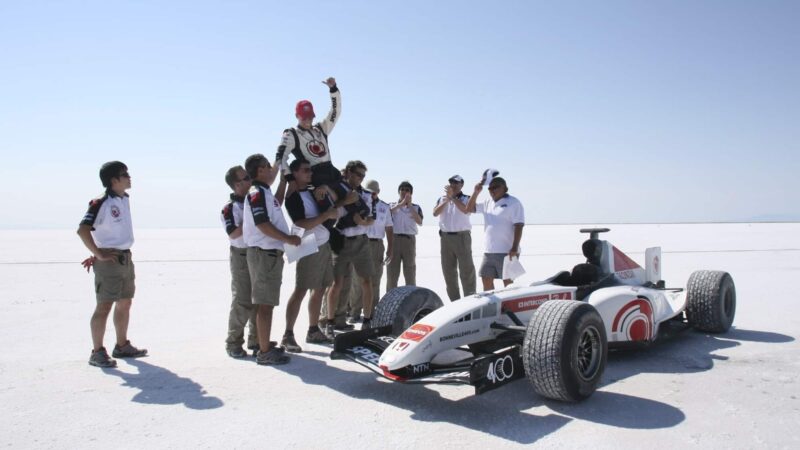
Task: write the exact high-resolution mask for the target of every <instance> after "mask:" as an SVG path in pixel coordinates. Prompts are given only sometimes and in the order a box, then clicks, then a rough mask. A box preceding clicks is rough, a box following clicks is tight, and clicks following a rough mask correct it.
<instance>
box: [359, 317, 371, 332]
mask: <svg viewBox="0 0 800 450" xmlns="http://www.w3.org/2000/svg"><path fill="white" fill-rule="evenodd" d="M368 328H372V319H367V318H366V317H365V318H364V320H363V321H362V322H361V329H362V330H366V329H368Z"/></svg>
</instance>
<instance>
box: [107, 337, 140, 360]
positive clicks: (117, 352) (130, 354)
mask: <svg viewBox="0 0 800 450" xmlns="http://www.w3.org/2000/svg"><path fill="white" fill-rule="evenodd" d="M111 356H113V357H114V358H139V357H142V356H147V350H146V349H143V348H142V349H139V348H136V347H134V346H132V345H131V341H125V345H123V346H122V347H120V346H119V345H115V346H114V350H113V351H112V352H111Z"/></svg>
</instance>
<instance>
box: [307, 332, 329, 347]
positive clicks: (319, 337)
mask: <svg viewBox="0 0 800 450" xmlns="http://www.w3.org/2000/svg"><path fill="white" fill-rule="evenodd" d="M306 342H308V343H309V344H330V343H331V340H330V339H328V337H327V336H325V334H324V333H323V332H322V331H321V330H320V329H319V328H317V329H316V330H314V331H309V332H308V334H306Z"/></svg>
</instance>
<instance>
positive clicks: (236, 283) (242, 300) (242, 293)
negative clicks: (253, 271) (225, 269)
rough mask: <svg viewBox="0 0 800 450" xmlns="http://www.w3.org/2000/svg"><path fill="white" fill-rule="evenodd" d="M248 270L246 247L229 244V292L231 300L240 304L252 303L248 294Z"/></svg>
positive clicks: (249, 287)
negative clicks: (231, 295) (231, 296)
mask: <svg viewBox="0 0 800 450" xmlns="http://www.w3.org/2000/svg"><path fill="white" fill-rule="evenodd" d="M250 289H251V286H250V271H249V270H248V269H247V249H246V248H237V247H233V246H231V292H232V293H233V301H234V302H236V303H238V304H240V305H252V304H253V298H252V296H251V295H250Z"/></svg>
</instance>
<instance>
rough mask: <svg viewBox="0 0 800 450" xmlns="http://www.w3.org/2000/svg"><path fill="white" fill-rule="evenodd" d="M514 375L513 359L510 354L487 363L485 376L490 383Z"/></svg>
mask: <svg viewBox="0 0 800 450" xmlns="http://www.w3.org/2000/svg"><path fill="white" fill-rule="evenodd" d="M513 376H514V360H513V359H511V355H506V356H504V357H502V358H499V359H497V360H495V361H493V362H492V363H491V364H489V370H488V372H486V378H487V379H489V380H490V381H491V382H492V383H499V382H501V381H505V380H508V379H509V378H511V377H513Z"/></svg>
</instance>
